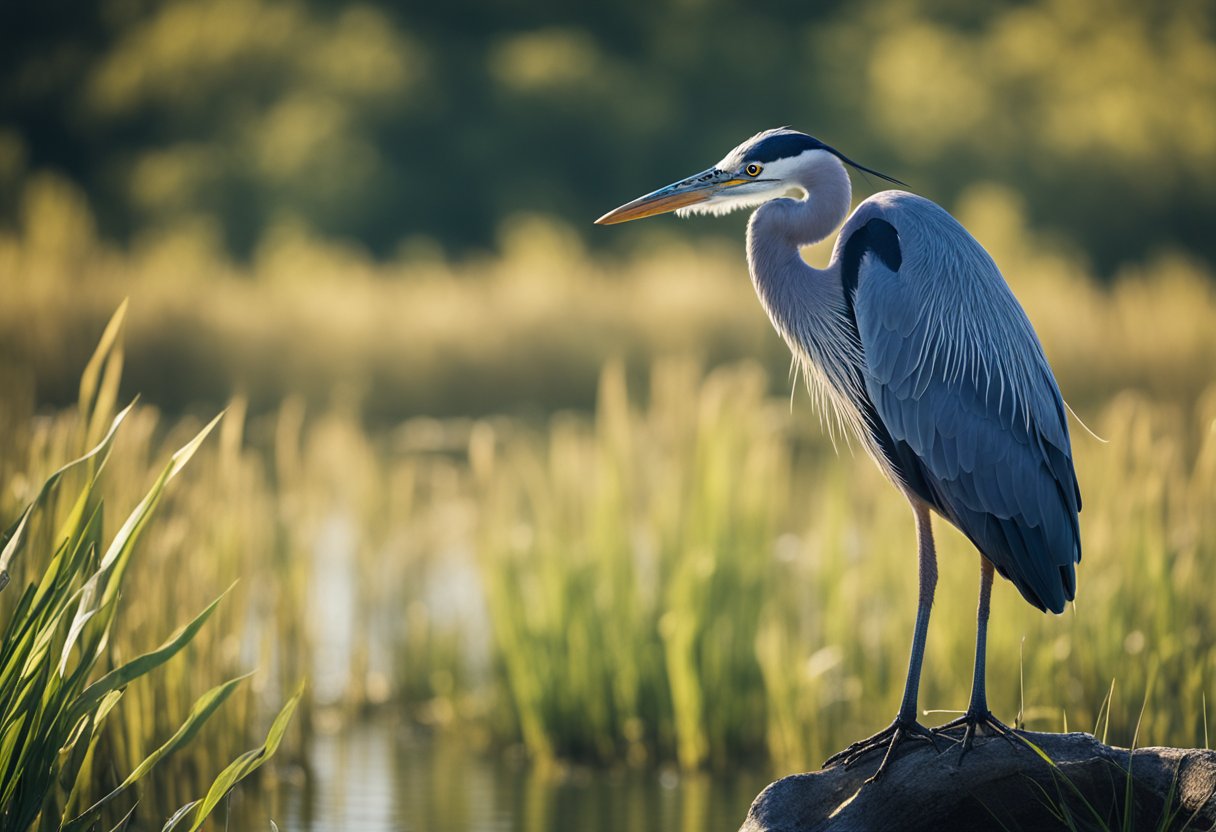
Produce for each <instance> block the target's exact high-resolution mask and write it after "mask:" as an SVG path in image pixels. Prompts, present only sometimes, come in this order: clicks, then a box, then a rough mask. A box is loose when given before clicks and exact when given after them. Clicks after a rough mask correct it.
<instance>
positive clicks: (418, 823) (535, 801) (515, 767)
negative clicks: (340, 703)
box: [217, 720, 772, 832]
mask: <svg viewBox="0 0 1216 832" xmlns="http://www.w3.org/2000/svg"><path fill="white" fill-rule="evenodd" d="M310 760H311V765H312V769H313V771H312V776H311V777H310V778H308V779H307V780H305V779H304V778H299V781H298V782H296V783H293V784H288V785H284V786H280V787H279V789H278V790H277V793H276V794H275V795H273V797H270V796H267V795H256V794H249V793H246V794H242V795H240V796H239V798H238V799H237V800H235V801H234V802H233V804H232V806H231V814H230V818H229V828H230V829H232V830H237V831H238V832H244V830H266V829H269V828H270V824H269V820H270V819H273V820H274V821H275V823H276V824H277V825H278V827H279V828H280V829H281V830H283V832H339V831H340V832H389V831H390V830H391V832H549V830H562V832H567V830H578V832H609V830H611V832H621V830H629V832H651V830H653V832H659V831H660V830H662V832H708V831H709V830H726V831H729V830H735V829H738V827H739V824H740V823H741V822H742V821H743V817H744V815H745V814H746V813H747V807H748V806H749V805H750V803H751V800H752V798H753V797H754V796H755V795H756V793H757V792H758V791H759V790H760V789H762V788H763V787H764V786H765V785H766V784H767V783H768V782H769V780H770V779H772V778H771V777H770V776H769V775H768V773H767V772H763V771H760V772H740V773H737V774H734V775H729V776H724V775H712V776H711V775H706V774H697V775H680V774H678V773H677V772H675V771H674V770H671V769H661V770H655V769H646V770H615V771H605V770H598V769H591V768H570V769H564V770H563V771H561V772H558V773H553V772H549V773H545V772H542V771H540V770H538V769H537V768H535V767H533V766H529V765H527V764H526V763H524V762H522V761H513V760H511V759H510V755H503V754H501V753H498V752H492V753H487V752H479V751H477V750H475V749H473V748H471V747H470V746H469V745H468V744H466V743H462V742H459V741H456V740H452V739H441V738H435V737H431V736H429V735H427V734H425V733H419V732H418V731H416V730H410V729H406V728H402V727H399V726H394V725H392V724H390V723H388V722H386V721H384V720H380V721H373V722H366V723H363V724H361V725H357V726H355V727H353V728H350V729H346V730H344V731H342V732H341V733H338V734H334V735H328V736H320V737H317V738H316V741H315V742H314V744H313V747H312V750H311V753H310ZM217 814H218V815H220V816H221V817H222V814H223V812H222V811H221V812H219V813H217ZM220 828H223V827H222V826H221V827H220Z"/></svg>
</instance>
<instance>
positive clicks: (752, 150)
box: [595, 128, 904, 225]
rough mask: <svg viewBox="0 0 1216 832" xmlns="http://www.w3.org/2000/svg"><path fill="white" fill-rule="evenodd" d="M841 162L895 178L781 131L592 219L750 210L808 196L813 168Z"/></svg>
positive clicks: (801, 136) (802, 135) (612, 220)
mask: <svg viewBox="0 0 1216 832" xmlns="http://www.w3.org/2000/svg"><path fill="white" fill-rule="evenodd" d="M840 163H844V164H846V165H851V166H852V167H854V168H857V169H858V170H861V171H865V172H866V173H872V174H874V175H875V176H878V177H881V178H882V179H885V180H887V181H888V182H894V183H896V184H899V185H902V184H904V183H902V182H900V181H899V180H898V179H892V178H891V177H890V176H887V175H886V174H882V173H879V172H878V171H876V170H871V169H870V168H867V167H863V166H861V165H859V164H857V163H856V162H854V161H853V160H852V159H850V158H848V157H847V156H845V155H844V154H843V153H841V152H840V151H839V150H836V149H835V148H833V147H830V146H828V145H826V144H824V143H823V142H821V141H819V140H818V139H816V138H814V137H813V136H808V135H807V134H806V133H799V132H798V131H797V130H790V129H788V128H781V129H779V130H765V131H764V132H763V133H757V134H756V135H755V136H752V137H751V138H750V139H748V140H747V141H745V142H744V143H743V144H741V145H739V146H738V147H736V148H735V149H734V150H732V151H731V152H730V153H727V154H726V156H725V157H724V158H723V159H722V161H720V162H718V164H716V165H714V166H713V167H712V168H709V169H708V170H703V171H701V172H700V173H697V174H694V175H692V176H690V177H688V178H687V179H681V180H680V181H679V182H676V183H674V184H671V185H668V186H667V187H665V188H659V189H658V190H657V191H653V192H652V193H648V194H646V195H645V196H642V197H638V198H637V199H635V200H633V201H632V202H628V203H626V204H624V205H622V206H621V207H620V208H617V209H615V210H613V211H609V212H608V213H607V214H605V215H604V216H602V217H600V218H599V219H598V220H596V221H595V222H596V224H597V225H612V224H614V223H618V222H628V221H629V220H640V219H642V218H643V217H653V216H654V215H656V214H666V213H668V212H669V211H675V212H676V214H677V215H678V216H682V217H683V216H688V215H689V214H727V213H730V212H731V211H737V210H739V209H741V208H753V207H755V206H757V205H760V204H762V203H764V202H768V201H769V200H770V199H778V198H780V197H787V196H794V197H803V196H805V194H806V185H805V182H806V176H807V172H808V170H809V169H812V168H814V167H815V166H817V165H823V164H830V165H839V164H840Z"/></svg>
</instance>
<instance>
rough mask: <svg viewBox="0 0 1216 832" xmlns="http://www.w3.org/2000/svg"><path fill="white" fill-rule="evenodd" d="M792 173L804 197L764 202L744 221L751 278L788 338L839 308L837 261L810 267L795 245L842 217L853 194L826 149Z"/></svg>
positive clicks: (824, 232) (817, 236) (812, 239)
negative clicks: (749, 218)
mask: <svg viewBox="0 0 1216 832" xmlns="http://www.w3.org/2000/svg"><path fill="white" fill-rule="evenodd" d="M796 179H797V184H798V185H800V186H801V187H802V188H803V189H804V190H805V191H806V193H807V197H806V198H805V199H774V200H772V201H770V202H766V203H764V204H763V205H761V206H760V207H759V208H758V209H756V212H755V213H754V214H752V217H751V220H750V221H749V222H748V224H747V261H748V266H749V268H750V270H751V273H752V282H753V283H755V286H756V293H757V294H758V295H759V296H760V301H761V303H763V304H764V307H765V310H766V311H767V312H768V313H769V317H770V318H772V320H773V324H774V325H775V326H776V327H777V329H778V330H779V331H780V332H781V334H782V335H784V336H785V337H786V340H790V338H791V337H797V336H798V335H799V334H800V333H799V332H798V331H799V330H802V334H806V333H809V332H813V331H814V330H815V328H816V327H814V323H815V322H816V321H817V320H818V319H820V318H821V317H822V316H829V317H830V316H834V315H835V314H836V313H837V312H838V310H839V309H840V306H841V301H842V300H843V298H842V295H841V287H840V278H839V276H838V274H837V270H836V269H835V268H834V266H835V263H833V264H832V265H831V266H829V267H828V268H827V269H814V268H811V267H810V266H808V265H807V264H806V263H805V262H804V261H803V260H802V257H801V255H800V254H799V252H798V250H799V248H800V247H801V246H806V245H810V244H812V243H817V242H819V241H820V240H823V239H825V238H826V237H827V236H828V235H829V234H831V233H832V231H834V230H835V229H836V228H837V227H838V226H839V225H840V224H841V223H842V222H843V221H844V218H845V216H846V215H847V214H848V211H849V202H850V200H851V198H852V187H851V185H850V182H849V174H848V172H847V171H846V170H845V168H844V165H843V164H841V162H840V160H839V159H837V158H836V157H835V156H833V155H831V154H829V153H826V152H822V151H820V152H816V153H814V154H812V155H811V156H810V158H809V160H808V161H807V163H806V164H804V165H803V166H802V167H801V168H800V169H799V170H798V172H797V174H796ZM798 340H799V341H802V340H804V339H803V338H798ZM791 346H793V344H791Z"/></svg>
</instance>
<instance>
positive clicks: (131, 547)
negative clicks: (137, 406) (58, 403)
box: [0, 306, 299, 832]
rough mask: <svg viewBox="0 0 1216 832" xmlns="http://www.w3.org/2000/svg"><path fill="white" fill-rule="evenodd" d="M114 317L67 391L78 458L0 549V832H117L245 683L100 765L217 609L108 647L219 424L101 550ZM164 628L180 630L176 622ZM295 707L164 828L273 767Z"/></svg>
mask: <svg viewBox="0 0 1216 832" xmlns="http://www.w3.org/2000/svg"><path fill="white" fill-rule="evenodd" d="M124 311H125V306H124V307H122V308H120V309H119V312H118V314H117V315H115V317H114V319H113V320H112V321H111V323H110V325H109V326H108V327H107V329H106V332H105V334H104V335H103V336H102V342H101V345H100V346H99V347H98V350H97V352H96V353H95V354H94V357H93V359H92V360H91V361H90V362H89V364H88V366H87V367H86V369H85V372H84V376H83V378H82V381H81V385H80V406H79V411H78V413H77V414H75V415H76V417H77V418H76V420H75V424H74V430H73V431H72V433H73V434H74V439H73V440H71V441H72V442H75V443H78V444H80V445H81V447H83V448H85V449H87V450H84V451H83V452H82V453H80V454H79V455H78V456H77V458H76V459H75V460H73V461H71V462H67V463H66V464H64V465H62V466H61V467H59V468H58V469H57V470H55V471H54V472H53V473H51V474H50V475H49V476H48V477H47V478H46V480H45V482H44V483H43V484H42V485H41V487H39V488H38V489H37V490H36V491H35V493H34V495H33V499H32V500H31V501H30V502H29V504H28V505H27V506H26V507H25V509H24V510H23V511H21V512H20V514H19V516H18V518H17V519H16V520H15V521H14V522H13V523H12V525H11V526H9V528H8V530H7V531H6V532H5V533H4V534H3V536H2V537H0V590H3V589H4V588H6V587H9V586H10V584H11V585H12V588H11V590H10V593H9V596H8V597H6V598H5V599H4V606H3V609H2V612H3V613H4V615H3V620H4V625H3V636H2V639H0V825H2V826H3V828H5V829H12V830H15V831H16V830H26V829H35V828H36V829H40V830H63V831H64V832H68V831H70V832H83V830H91V829H96V828H99V827H100V826H101V824H102V823H103V822H104V828H107V829H118V828H125V827H126V826H127V824H128V823H129V821H130V820H131V819H132V817H133V816H134V812H135V800H136V799H137V798H138V795H139V791H140V787H141V786H142V785H144V783H143V781H145V780H146V779H147V775H149V773H150V772H152V771H153V770H154V769H155V768H156V767H157V766H158V765H159V764H160V763H161V761H162V760H164V759H166V758H168V757H171V756H173V755H174V754H176V753H177V752H179V751H180V750H181V749H183V748H184V747H187V746H189V745H190V744H191V742H192V741H193V740H194V738H195V736H196V735H197V734H198V733H199V731H200V730H201V729H202V728H203V726H204V723H206V722H207V721H208V720H209V719H210V717H211V716H212V715H213V714H214V713H215V712H216V711H217V709H219V708H220V706H222V705H223V704H224V703H225V701H226V700H228V699H229V698H230V697H231V696H232V694H233V693H234V692H235V691H236V690H237V689H238V688H239V687H240V686H241V684H242V682H244V681H245V677H244V676H237V677H234V678H232V679H230V680H229V681H227V682H224V683H223V684H221V685H218V686H216V687H212V688H210V689H209V690H207V691H206V692H205V693H203V694H202V695H201V696H200V697H198V698H197V699H196V700H195V701H194V702H193V703H192V704H191V705H190V706H189V707H188V709H187V710H186V712H185V713H184V714H182V715H181V716H180V718H178V719H174V720H173V721H172V722H170V724H169V726H168V728H167V730H164V731H156V732H155V733H154V736H156V744H155V745H154V746H152V747H149V748H147V749H141V750H140V751H139V752H138V753H137V754H136V755H134V756H130V755H128V756H127V757H125V758H119V757H116V756H115V755H114V754H113V753H112V748H111V745H112V741H111V737H112V735H113V733H114V728H115V725H116V724H119V720H120V717H119V716H118V715H122V721H121V725H122V726H131V725H137V724H138V723H139V720H140V718H141V717H145V716H151V714H152V712H151V711H149V710H148V709H147V708H146V706H145V704H144V701H143V700H141V699H140V698H139V695H138V694H137V693H136V692H137V691H143V690H144V687H145V685H146V681H145V680H144V679H143V678H142V677H145V676H147V675H148V674H150V673H152V672H153V671H158V670H160V669H161V668H162V666H165V665H167V666H168V667H169V668H174V667H177V666H180V665H182V664H183V663H184V662H183V661H182V659H181V656H180V654H182V653H183V651H185V650H186V648H187V647H188V645H190V644H191V642H193V641H195V640H196V637H197V636H198V635H199V633H200V632H203V631H204V624H206V623H207V621H208V619H209V618H211V617H212V615H213V614H214V612H215V610H216V609H217V607H218V606H219V604H220V602H221V600H222V599H223V594H221V595H220V596H219V597H214V598H212V599H211V600H210V601H209V602H208V603H206V604H204V605H201V606H202V609H201V612H197V613H196V612H195V611H196V610H197V609H198V607H195V608H194V610H191V613H190V614H191V615H193V617H192V618H190V617H186V618H185V623H182V624H181V626H180V627H178V628H177V629H176V630H174V631H173V632H172V634H171V635H170V636H169V637H168V638H167V639H165V640H164V641H163V642H162V643H161V644H160V646H159V647H156V648H154V649H148V646H149V645H148V636H149V635H150V633H146V632H145V633H141V634H140V635H141V636H142V637H141V638H139V639H133V640H132V642H131V646H134V645H136V644H138V645H140V646H139V647H138V651H137V652H135V654H134V655H131V654H129V653H126V652H125V651H123V650H122V649H121V648H120V647H118V646H117V645H116V644H115V642H114V640H113V636H114V633H115V631H116V626H115V625H116V622H117V621H119V620H120V619H121V618H122V617H123V613H125V612H126V611H127V609H128V608H130V607H133V606H139V604H138V602H136V601H135V600H133V599H134V598H138V597H139V596H131V595H128V594H126V592H127V590H128V589H129V587H127V585H126V578H127V575H128V570H129V567H130V566H131V564H132V562H133V560H134V556H135V553H136V546H137V543H139V542H140V539H141V538H142V537H143V534H144V532H145V530H146V529H147V528H148V527H149V524H150V522H151V520H152V517H153V515H154V514H155V513H156V511H157V509H158V507H159V506H160V504H161V503H162V501H163V499H164V496H165V494H166V491H167V488H168V486H169V485H170V482H171V481H172V480H174V479H175V478H176V477H177V476H178V475H179V474H180V473H181V472H182V470H183V468H184V467H185V466H186V464H187V463H188V462H189V461H190V459H191V458H192V457H193V456H194V455H195V453H196V452H197V451H198V449H199V447H200V446H201V445H202V443H203V441H204V440H205V439H206V438H207V435H208V434H209V433H210V432H211V431H212V429H213V428H214V427H215V425H216V423H217V422H218V421H219V417H216V419H214V420H212V421H211V422H210V423H208V424H207V425H206V426H205V427H203V428H202V430H200V431H198V432H197V434H196V435H194V436H193V438H191V439H190V440H189V441H188V442H186V443H185V444H184V445H182V446H181V447H180V448H179V449H178V450H177V451H176V452H174V453H173V454H172V455H171V456H170V458H169V461H168V462H167V463H166V464H164V465H163V467H161V468H160V471H159V473H158V474H157V475H156V476H155V478H154V481H153V483H152V486H151V488H150V489H149V490H148V491H147V492H146V493H145V494H144V495H143V496H142V498H140V499H138V501H137V503H136V505H135V508H134V510H133V511H132V512H131V513H130V514H129V516H127V518H126V520H125V521H124V522H122V523H121V525H120V526H119V527H118V529H117V531H115V532H114V533H113V534H112V536H109V537H108V542H107V535H106V533H105V527H106V522H105V515H106V512H105V501H104V499H103V498H102V496H101V489H100V487H99V482H100V481H101V480H102V479H103V478H104V476H105V474H106V470H105V469H107V468H108V467H109V464H110V463H111V461H112V460H114V459H116V458H117V457H116V456H115V445H116V438H117V437H118V436H119V435H120V434H121V432H122V430H123V428H124V427H126V425H125V424H124V423H125V422H126V421H127V419H128V418H129V417H130V415H131V412H132V408H133V407H134V405H130V406H128V407H126V408H124V409H123V410H122V411H120V412H118V413H117V414H115V413H113V404H114V398H115V395H116V391H117V380H118V378H119V374H120V373H121V366H122V352H121V349H119V348H118V347H117V341H118V334H119V330H120V328H121V324H122V317H123V313H124ZM60 435H61V436H62V435H64V434H62V433H61V434H60ZM224 594H226V593H224ZM173 618H174V619H177V620H178V621H180V620H182V618H183V616H182V615H181V610H178V611H175V614H174V616H173ZM167 629H168V628H167V627H166V628H164V630H167ZM162 632H163V630H162ZM298 700H299V692H297V693H296V694H295V695H294V696H292V697H291V698H290V699H289V700H288V702H287V704H286V705H285V706H284V707H283V709H282V710H281V711H280V712H279V714H278V715H277V716H276V717H275V720H274V723H273V724H272V726H271V729H270V733H269V735H268V736H267V739H266V741H265V743H263V744H262V745H261V746H260V747H258V748H255V749H253V750H252V751H248V752H245V753H244V754H242V755H240V756H239V757H237V759H235V760H233V761H232V763H230V764H228V765H227V766H225V767H224V768H223V770H222V771H220V772H219V775H218V777H215V779H214V781H210V785H209V786H207V783H208V782H209V778H210V777H213V776H215V769H210V770H207V769H204V771H207V772H208V773H207V774H206V775H204V776H205V777H206V778H207V779H200V780H199V781H198V782H196V783H195V784H194V785H196V786H198V785H202V786H207V787H206V791H205V793H204V796H203V797H201V798H197V799H193V800H189V801H188V802H186V803H185V804H184V805H182V806H180V808H178V809H177V810H176V811H175V812H174V813H173V814H172V817H171V818H170V819H169V821H168V822H167V823H165V826H164V828H165V829H166V830H168V829H176V828H183V829H188V830H190V832H193V830H196V829H198V828H200V827H201V826H202V824H203V822H204V821H205V820H206V819H207V817H208V816H209V815H210V814H211V812H212V811H213V810H214V809H215V808H216V807H217V806H218V805H219V803H220V801H221V800H222V799H223V798H224V797H225V796H226V795H227V794H228V792H229V791H231V789H232V788H233V787H234V786H236V784H237V783H239V782H240V781H241V780H243V779H244V778H245V777H246V776H248V775H249V774H250V773H252V772H253V771H254V770H256V769H257V768H258V767H260V766H261V765H262V763H264V762H265V760H267V759H269V758H270V757H271V756H273V755H274V753H275V751H276V750H277V747H278V745H279V742H280V741H281V739H282V736H283V734H284V732H285V730H286V727H287V723H288V722H289V721H290V719H291V715H292V713H293V711H294V709H295V706H296V703H297V701H298ZM119 730H120V732H121V729H119ZM217 768H218V767H217ZM120 818H121V820H119V819H120ZM162 820H163V818H162Z"/></svg>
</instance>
